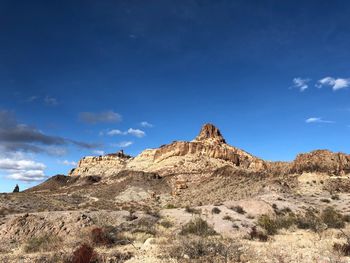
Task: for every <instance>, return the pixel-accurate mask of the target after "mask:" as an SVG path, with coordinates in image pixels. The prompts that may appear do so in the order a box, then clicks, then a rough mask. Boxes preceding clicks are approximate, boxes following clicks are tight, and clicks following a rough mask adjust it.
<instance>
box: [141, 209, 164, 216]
mask: <svg viewBox="0 0 350 263" xmlns="http://www.w3.org/2000/svg"><path fill="white" fill-rule="evenodd" d="M145 212H146V214H147V215H150V216H153V217H155V218H160V217H161V216H160V213H159V210H152V209H146V211H145Z"/></svg>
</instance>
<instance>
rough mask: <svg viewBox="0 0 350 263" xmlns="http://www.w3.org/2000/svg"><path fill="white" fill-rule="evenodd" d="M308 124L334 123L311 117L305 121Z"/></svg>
mask: <svg viewBox="0 0 350 263" xmlns="http://www.w3.org/2000/svg"><path fill="white" fill-rule="evenodd" d="M305 122H306V123H334V121H329V120H324V119H322V118H320V117H311V118H308V119H306V120H305Z"/></svg>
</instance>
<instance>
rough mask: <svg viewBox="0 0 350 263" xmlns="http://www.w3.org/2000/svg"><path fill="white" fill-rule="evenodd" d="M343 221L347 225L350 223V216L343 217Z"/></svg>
mask: <svg viewBox="0 0 350 263" xmlns="http://www.w3.org/2000/svg"><path fill="white" fill-rule="evenodd" d="M343 220H344V221H345V222H347V223H350V214H347V215H343Z"/></svg>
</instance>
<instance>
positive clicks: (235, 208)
mask: <svg viewBox="0 0 350 263" xmlns="http://www.w3.org/2000/svg"><path fill="white" fill-rule="evenodd" d="M231 209H232V210H233V211H235V212H236V213H238V214H245V213H246V211H244V209H243V207H241V206H239V205H237V206H233V207H231Z"/></svg>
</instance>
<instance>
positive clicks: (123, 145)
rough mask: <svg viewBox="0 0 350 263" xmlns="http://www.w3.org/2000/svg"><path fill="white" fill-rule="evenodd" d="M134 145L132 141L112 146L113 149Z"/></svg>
mask: <svg viewBox="0 0 350 263" xmlns="http://www.w3.org/2000/svg"><path fill="white" fill-rule="evenodd" d="M132 144H133V142H132V141H123V142H118V143H115V144H113V145H112V146H113V147H120V148H126V147H129V146H131V145H132Z"/></svg>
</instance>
